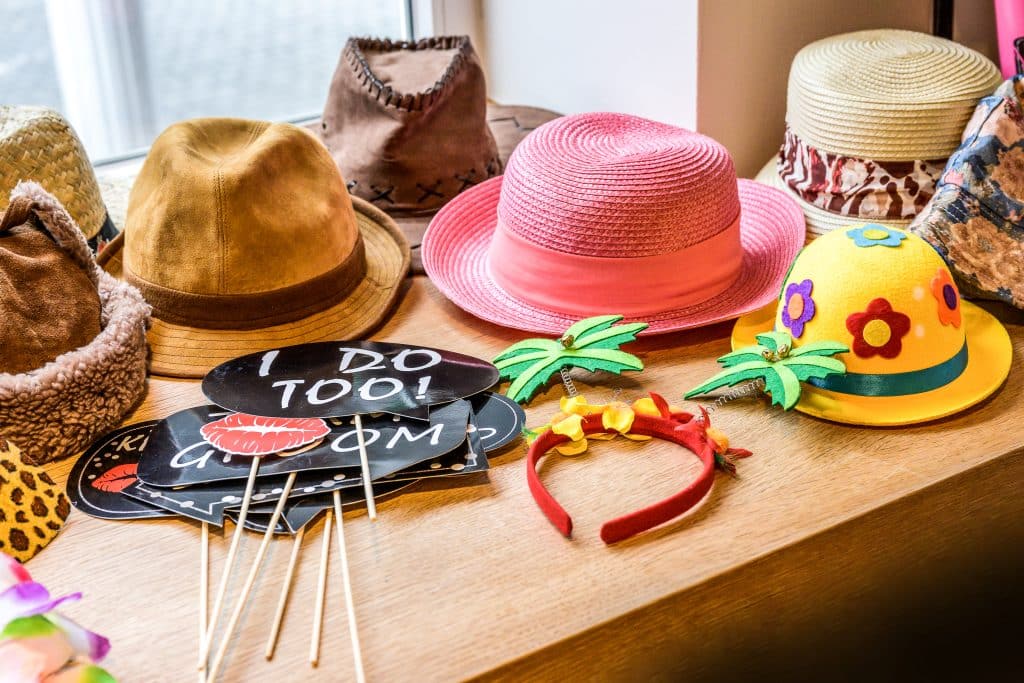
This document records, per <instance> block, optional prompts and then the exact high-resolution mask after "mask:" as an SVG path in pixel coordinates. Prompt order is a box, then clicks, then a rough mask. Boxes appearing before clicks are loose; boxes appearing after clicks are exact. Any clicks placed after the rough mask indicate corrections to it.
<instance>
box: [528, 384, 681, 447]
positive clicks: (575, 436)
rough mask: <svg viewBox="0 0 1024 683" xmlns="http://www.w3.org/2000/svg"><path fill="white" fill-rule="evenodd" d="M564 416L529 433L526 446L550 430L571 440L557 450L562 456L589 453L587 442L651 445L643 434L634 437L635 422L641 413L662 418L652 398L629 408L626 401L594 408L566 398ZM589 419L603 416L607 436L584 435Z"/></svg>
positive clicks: (579, 398) (561, 404)
mask: <svg viewBox="0 0 1024 683" xmlns="http://www.w3.org/2000/svg"><path fill="white" fill-rule="evenodd" d="M558 407H559V408H561V412H559V413H557V414H556V415H555V416H554V417H553V418H552V419H551V422H549V423H548V424H546V425H544V426H542V427H538V428H537V429H532V430H526V442H527V443H528V444H530V443H533V442H534V441H535V440H536V439H537V437H538V436H540V435H541V433H543V432H544V430H545V429H550V430H551V431H552V432H554V433H555V434H558V435H560V436H565V437H568V438H569V442H568V443H563V444H559V445H558V446H555V450H556V451H558V452H559V453H561V454H562V455H568V456H573V455H580V454H582V453H585V452H586V450H587V440H588V438H589V439H598V440H601V441H605V440H609V439H614V438H615V437H616V436H618V435H622V436H624V437H626V438H627V439H630V440H632V441H649V440H650V439H651V437H649V436H644V435H642V434H630V433H629V430H630V429H632V428H633V419H634V418H635V417H636V415H637V413H640V414H642V415H653V416H660V415H661V413H660V412H659V411H658V407H657V406H656V405H655V404H654V402H653V401H652V400H651V399H650V398H641V399H638V400H637V401H634V402H633V405H632V406H629V405H627V404H625V403H623V402H622V401H613V402H612V403H605V404H590V403H587V399H586V398H585V397H584V396H582V395H579V394H578V395H576V396H567V397H563V398H562V399H561V400H560V401H559V402H558ZM588 415H601V424H602V425H604V428H605V429H607V430H608V431H607V432H603V433H598V434H590V435H589V436H588V435H586V434H584V433H583V418H584V417H586V416H588Z"/></svg>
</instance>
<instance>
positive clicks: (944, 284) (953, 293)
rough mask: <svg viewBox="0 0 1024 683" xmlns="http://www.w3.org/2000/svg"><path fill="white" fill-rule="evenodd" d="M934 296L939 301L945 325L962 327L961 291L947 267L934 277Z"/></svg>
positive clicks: (941, 317) (942, 320) (941, 316)
mask: <svg viewBox="0 0 1024 683" xmlns="http://www.w3.org/2000/svg"><path fill="white" fill-rule="evenodd" d="M932 296H934V297H935V300H936V301H938V302H939V320H940V321H941V322H942V324H943V325H952V326H953V327H955V328H957V329H959V328H960V292H959V291H957V288H956V284H955V283H954V282H953V278H952V277H951V276H950V274H949V271H948V270H946V269H945V268H939V271H938V272H937V273H936V274H935V277H933V278H932Z"/></svg>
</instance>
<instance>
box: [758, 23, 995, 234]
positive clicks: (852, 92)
mask: <svg viewBox="0 0 1024 683" xmlns="http://www.w3.org/2000/svg"><path fill="white" fill-rule="evenodd" d="M999 82H1000V76H999V70H998V69H997V68H996V66H995V64H993V63H992V62H991V61H989V60H988V59H987V58H985V57H984V56H982V55H981V54H979V53H977V52H975V51H974V50H971V49H968V48H966V47H964V46H962V45H959V44H957V43H954V42H952V41H949V40H944V39H942V38H936V37H934V36H930V35H926V34H923V33H915V32H912V31H895V30H876V31H859V32H856V33H847V34H843V35H838V36H833V37H831V38H826V39H824V40H819V41H817V42H814V43H811V44H810V45H808V46H806V47H805V48H803V49H802V50H800V52H799V53H797V55H796V57H795V58H794V59H793V65H792V68H791V69H790V74H789V88H788V91H787V111H786V125H787V134H786V141H785V144H784V145H783V147H782V149H781V150H780V152H779V155H778V158H777V159H772V160H770V161H769V162H768V164H767V165H766V166H765V167H764V168H763V169H762V170H761V172H760V173H759V174H758V175H757V179H758V180H760V181H761V182H765V183H768V184H771V185H773V186H775V187H779V188H782V189H785V190H787V191H789V192H791V193H792V194H793V195H794V196H795V197H796V198H797V200H798V201H799V202H800V205H801V207H802V208H803V209H804V212H805V214H806V215H807V224H808V238H809V239H813V238H814V237H815V236H817V235H821V234H824V233H826V232H828V231H830V230H833V229H836V228H838V227H841V226H844V225H850V224H857V223H862V222H864V221H865V220H870V221H872V222H875V223H880V224H882V225H886V226H889V227H903V226H906V225H908V224H909V223H910V221H911V220H912V219H913V217H914V216H915V215H916V214H917V213H918V212H920V211H921V210H922V209H923V208H924V205H925V204H926V203H927V202H928V200H929V199H930V198H931V196H932V194H933V193H934V189H935V183H936V181H937V179H938V176H939V174H941V172H942V170H943V167H944V166H945V160H946V159H947V158H948V157H949V155H950V154H952V153H953V151H954V150H955V149H956V148H957V146H958V145H959V144H960V136H961V133H962V132H963V129H964V126H965V125H966V123H967V121H968V120H969V119H970V118H971V115H972V114H973V112H974V107H975V105H976V104H977V102H978V99H979V98H981V97H983V96H985V95H987V94H988V93H990V92H992V90H993V89H994V88H995V87H996V86H997V85H998V84H999Z"/></svg>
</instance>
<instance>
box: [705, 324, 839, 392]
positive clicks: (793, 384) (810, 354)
mask: <svg viewBox="0 0 1024 683" xmlns="http://www.w3.org/2000/svg"><path fill="white" fill-rule="evenodd" d="M756 338H757V341H758V344H757V345H756V346H748V347H746V348H742V349H739V350H738V351H733V352H732V353H727V354H725V355H724V356H722V357H721V358H719V359H718V362H719V363H721V364H722V365H724V366H725V370H722V371H721V372H720V373H718V374H717V375H715V376H714V377H712V378H711V379H709V380H708V381H706V382H704V383H703V384H701V385H700V386H699V387H697V388H695V389H692V390H691V391H689V392H687V394H686V398H692V397H694V396H700V395H702V394H708V393H710V392H712V391H714V390H715V389H719V388H721V387H726V386H729V387H731V386H733V385H735V384H739V383H740V382H746V381H756V380H761V381H763V382H764V390H765V391H766V392H767V393H769V394H771V396H772V403H773V404H774V405H780V406H782V407H783V409H785V410H789V409H790V408H792V407H793V406H795V405H796V403H797V401H799V400H800V383H801V382H805V381H807V380H808V379H811V378H816V379H821V378H824V377H827V376H829V375H834V374H845V373H846V365H845V364H844V363H843V361H841V360H839V359H838V358H832V357H831V356H834V355H836V354H837V353H846V352H848V351H849V350H850V349H849V347H847V346H846V345H845V344H840V343H839V342H833V341H817V342H811V343H809V344H803V345H801V346H800V347H798V348H795V349H794V348H793V347H792V344H793V340H792V338H791V337H790V336H789V333H788V332H765V333H763V334H759V335H757V337H756Z"/></svg>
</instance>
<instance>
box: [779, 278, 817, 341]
mask: <svg viewBox="0 0 1024 683" xmlns="http://www.w3.org/2000/svg"><path fill="white" fill-rule="evenodd" d="M813 287H814V283H813V282H811V281H810V280H804V281H803V282H790V283H789V284H788V285H787V286H786V296H785V297H784V301H783V305H782V324H783V325H785V326H786V327H788V328H789V331H790V334H792V335H793V336H794V337H796V338H799V337H800V336H801V335H802V334H803V333H804V325H805V324H806V323H807V321H808V320H810V319H811V318H813V317H814V311H815V306H814V299H812V298H811V289H812V288H813Z"/></svg>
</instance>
